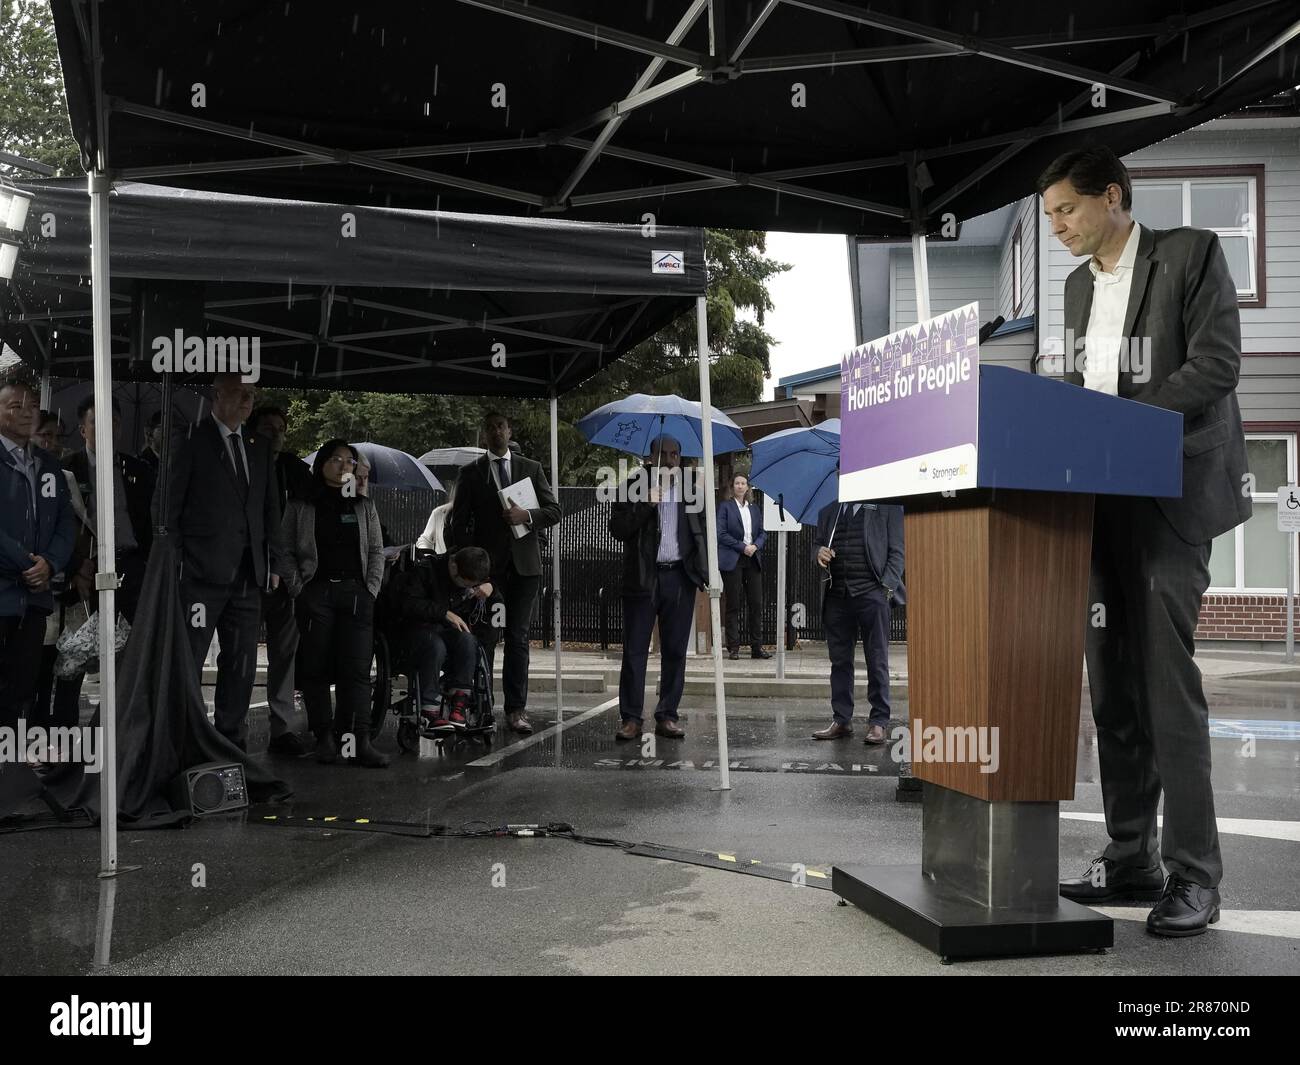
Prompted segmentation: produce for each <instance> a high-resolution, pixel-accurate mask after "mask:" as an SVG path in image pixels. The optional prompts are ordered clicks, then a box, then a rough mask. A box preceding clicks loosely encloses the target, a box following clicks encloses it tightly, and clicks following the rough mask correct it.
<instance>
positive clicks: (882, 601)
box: [813, 503, 904, 747]
mask: <svg viewBox="0 0 1300 1065" xmlns="http://www.w3.org/2000/svg"><path fill="white" fill-rule="evenodd" d="M813 551H814V553H815V557H816V559H817V565H819V566H821V568H822V569H823V570H825V571H826V572H825V574H824V575H823V577H822V626H823V628H824V629H825V630H826V651H827V654H828V655H829V656H830V660H831V713H832V714H833V719H832V721H831V723H830V724H829V725H828V726H827V727H826V728H824V729H822V730H821V731H820V732H814V733H813V739H817V740H838V739H842V738H844V737H846V736H852V735H853V725H852V721H853V655H854V652H855V651H856V650H857V646H858V634H859V633H861V634H862V641H863V644H864V645H865V647H866V653H867V699H868V701H869V702H870V703H871V716H870V718H869V719H868V721H867V735H866V737H865V739H864V740H863V742H864V743H866V744H868V745H870V746H872V747H877V746H880V745H881V744H883V743H885V742H886V739H887V737H886V735H885V729H886V726H888V724H889V715H890V706H889V613H890V606H889V604H890V603H891V602H893V601H894V600H895V599H897V600H898V601H899V602H903V601H904V599H903V587H902V584H903V508H902V507H898V506H891V505H877V504H875V503H828V504H827V505H826V506H824V507H822V510H821V513H820V514H818V515H817V532H816V534H815V536H814V538H813Z"/></svg>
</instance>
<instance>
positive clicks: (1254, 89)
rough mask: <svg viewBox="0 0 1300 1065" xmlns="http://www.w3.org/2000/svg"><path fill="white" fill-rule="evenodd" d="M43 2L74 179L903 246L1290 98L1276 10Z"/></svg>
mask: <svg viewBox="0 0 1300 1065" xmlns="http://www.w3.org/2000/svg"><path fill="white" fill-rule="evenodd" d="M53 6H54V13H55V18H56V20H57V27H58V35H59V49H60V54H61V56H62V61H63V73H64V78H65V81H66V83H67V89H68V101H69V107H70V112H71V117H72V123H73V128H74V131H75V133H76V136H77V139H78V141H79V142H80V143H81V145H82V147H83V149H84V152H85V161H86V163H87V169H93V168H94V167H95V166H96V160H97V158H98V157H100V155H101V154H102V164H103V166H104V167H106V168H108V169H109V170H111V171H112V172H113V175H114V177H115V178H129V179H137V180H149V181H160V182H173V181H174V182H176V183H179V184H185V185H191V186H199V185H201V186H203V187H207V188H212V189H221V190H226V191H238V192H247V193H254V194H259V195H269V196H288V197H294V198H303V199H306V198H310V199H327V200H334V201H339V202H362V203H377V204H385V205H392V206H403V205H404V206H419V207H428V206H435V205H436V206H438V207H440V208H441V209H445V210H469V211H487V212H508V213H512V214H532V215H540V214H560V215H563V216H564V217H569V218H581V219H592V220H603V221H623V222H635V221H639V220H640V218H641V216H642V214H644V213H646V212H650V213H653V214H655V215H656V217H657V219H658V220H659V221H660V222H663V223H673V224H686V225H711V226H734V227H743V228H752V229H764V230H767V229H783V230H791V231H825V232H832V233H862V234H870V235H880V236H900V237H903V238H906V237H908V236H910V235H911V234H912V233H913V232H914V231H916V229H917V228H918V227H919V228H920V230H921V231H922V232H924V231H925V230H926V229H927V228H929V227H931V226H933V225H936V224H937V222H938V219H939V218H940V216H941V215H942V214H943V212H947V211H951V212H953V213H954V214H955V215H956V217H957V218H958V219H962V218H972V217H975V216H977V215H980V214H984V213H985V212H987V211H990V210H993V209H995V208H997V207H1000V206H1002V205H1003V204H1004V203H1006V202H1007V201H1008V200H1009V199H1011V198H1014V197H1015V196H1016V195H1018V194H1023V192H1024V191H1027V190H1029V189H1031V188H1032V187H1033V178H1034V176H1035V175H1036V174H1038V173H1039V172H1040V171H1041V170H1042V168H1043V167H1044V166H1045V164H1046V163H1047V162H1048V161H1049V160H1050V159H1051V158H1053V157H1054V156H1055V155H1056V154H1058V153H1059V152H1061V151H1063V150H1064V149H1066V148H1067V147H1074V146H1077V145H1078V144H1079V143H1080V141H1081V140H1088V139H1092V140H1100V141H1104V142H1105V143H1107V144H1109V145H1111V146H1112V147H1113V148H1114V149H1115V150H1116V151H1117V152H1118V153H1119V154H1121V155H1122V154H1125V153H1127V152H1129V151H1132V150H1134V149H1136V148H1139V147H1142V146H1144V145H1147V144H1151V143H1154V142H1155V141H1159V140H1162V139H1164V138H1166V137H1169V136H1172V135H1173V134H1175V133H1178V132H1180V131H1182V130H1185V129H1188V128H1190V127H1192V126H1194V125H1198V124H1200V123H1202V122H1205V121H1207V120H1209V119H1211V118H1215V117H1218V116H1219V115H1222V114H1225V113H1227V112H1229V111H1232V110H1234V109H1236V108H1238V107H1240V106H1243V105H1245V104H1248V103H1253V102H1255V101H1257V100H1259V99H1262V98H1264V97H1266V96H1269V95H1272V94H1273V93H1275V92H1278V91H1280V90H1282V89H1285V88H1290V87H1291V86H1293V85H1295V84H1296V83H1297V81H1300V75H1298V74H1297V68H1296V62H1297V54H1298V53H1297V49H1296V47H1295V45H1294V43H1291V44H1288V43H1287V42H1288V41H1293V39H1294V36H1295V34H1296V33H1297V32H1300V16H1297V11H1296V5H1295V2H1294V0H1233V2H1227V3H1224V2H1222V0H1219V2H1215V0H1183V2H1178V3H1170V2H1169V0H1123V2H1117V0H1109V2H1107V0H1096V2H1093V3H1089V4H1087V5H1078V6H1071V7H1069V8H1068V9H1066V8H1063V7H1062V6H1061V5H1058V4H1045V3H1042V2H1041V0H965V2H953V0H884V2H880V0H876V2H873V3H870V4H868V3H865V2H851V3H850V2H844V0H657V2H637V3H615V4H611V3H607V2H601V0H540V2H529V3H524V2H522V0H432V2H425V3H410V2H405V0H401V2H392V0H389V2H384V0H380V2H377V3H372V4H369V5H363V6H360V7H358V5H356V4H355V3H353V2H351V0H315V2H313V3H300V2H299V3H276V4H250V3H247V2H246V0H172V2H171V3H168V4H165V5H158V4H148V3H138V2H127V0H103V2H99V3H91V2H89V0H54V5H53ZM97 64H98V65H97Z"/></svg>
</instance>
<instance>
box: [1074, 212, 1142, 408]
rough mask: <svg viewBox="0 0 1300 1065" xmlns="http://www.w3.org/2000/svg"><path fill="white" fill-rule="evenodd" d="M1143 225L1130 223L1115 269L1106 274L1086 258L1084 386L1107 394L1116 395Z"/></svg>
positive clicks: (1117, 393)
mask: <svg viewBox="0 0 1300 1065" xmlns="http://www.w3.org/2000/svg"><path fill="white" fill-rule="evenodd" d="M1141 232H1142V228H1141V227H1140V226H1139V225H1138V224H1137V223H1136V222H1134V223H1133V229H1132V231H1131V232H1130V233H1129V235H1128V243H1126V244H1125V245H1124V251H1123V252H1122V253H1121V254H1120V257H1119V262H1117V263H1116V264H1115V269H1114V271H1112V272H1111V273H1107V272H1106V271H1105V270H1103V269H1102V268H1101V267H1100V266H1099V265H1098V263H1097V260H1096V258H1095V257H1094V258H1092V259H1090V260H1088V269H1089V270H1091V271H1092V277H1093V281H1092V310H1091V311H1090V312H1089V314H1088V332H1087V334H1086V335H1085V342H1084V352H1085V354H1086V356H1087V361H1086V362H1085V363H1084V368H1083V386H1084V387H1085V388H1091V389H1093V390H1094V391H1097V392H1105V393H1106V394H1107V395H1111V396H1117V395H1119V369H1120V356H1121V354H1122V353H1123V352H1124V345H1125V344H1127V343H1128V341H1127V339H1126V338H1125V336H1124V317H1125V315H1126V314H1127V313H1128V297H1129V290H1130V289H1131V288H1132V287H1133V264H1134V263H1135V262H1136V261H1137V248H1138V238H1139V236H1140V235H1141Z"/></svg>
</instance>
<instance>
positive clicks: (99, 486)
mask: <svg viewBox="0 0 1300 1065" xmlns="http://www.w3.org/2000/svg"><path fill="white" fill-rule="evenodd" d="M111 187H112V182H111V181H110V180H109V178H108V176H107V175H106V174H105V173H104V172H103V171H102V170H96V171H95V172H94V173H92V174H91V175H90V277H91V321H92V324H93V330H94V346H93V351H94V357H95V363H94V365H95V419H96V424H97V425H98V426H99V427H100V435H99V443H100V447H99V461H97V462H96V463H95V538H96V540H97V541H98V554H99V559H98V566H97V567H96V573H95V588H96V589H97V590H98V592H99V732H100V735H99V754H100V759H101V763H100V764H101V766H102V768H101V770H100V774H99V806H100V822H99V875H100V876H101V877H105V876H116V875H117V661H116V658H115V656H114V653H113V648H114V646H115V644H116V642H117V545H116V544H115V542H114V537H113V532H114V529H113V520H114V514H113V504H114V492H113V469H114V463H115V462H116V448H115V446H114V441H113V431H112V425H113V364H112V361H111V358H110V356H111V346H112V321H111V319H110V316H109V297H108V289H109V267H108V194H109V190H110V188H111ZM105 456H108V459H107V461H105Z"/></svg>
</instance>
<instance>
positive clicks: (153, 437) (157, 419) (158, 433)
mask: <svg viewBox="0 0 1300 1065" xmlns="http://www.w3.org/2000/svg"><path fill="white" fill-rule="evenodd" d="M162 431H163V430H162V411H160V410H156V411H154V412H153V414H151V415H150V416H149V421H148V423H147V424H146V426H145V431H144V447H142V448H141V449H140V454H139V455H137V456H136V458H138V459H139V460H140V461H141V462H143V463H144V464H145V465H146V466H148V467H149V469H150V470H152V471H153V475H154V478H155V479H157V477H158V463H159V459H160V456H161V455H162Z"/></svg>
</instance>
